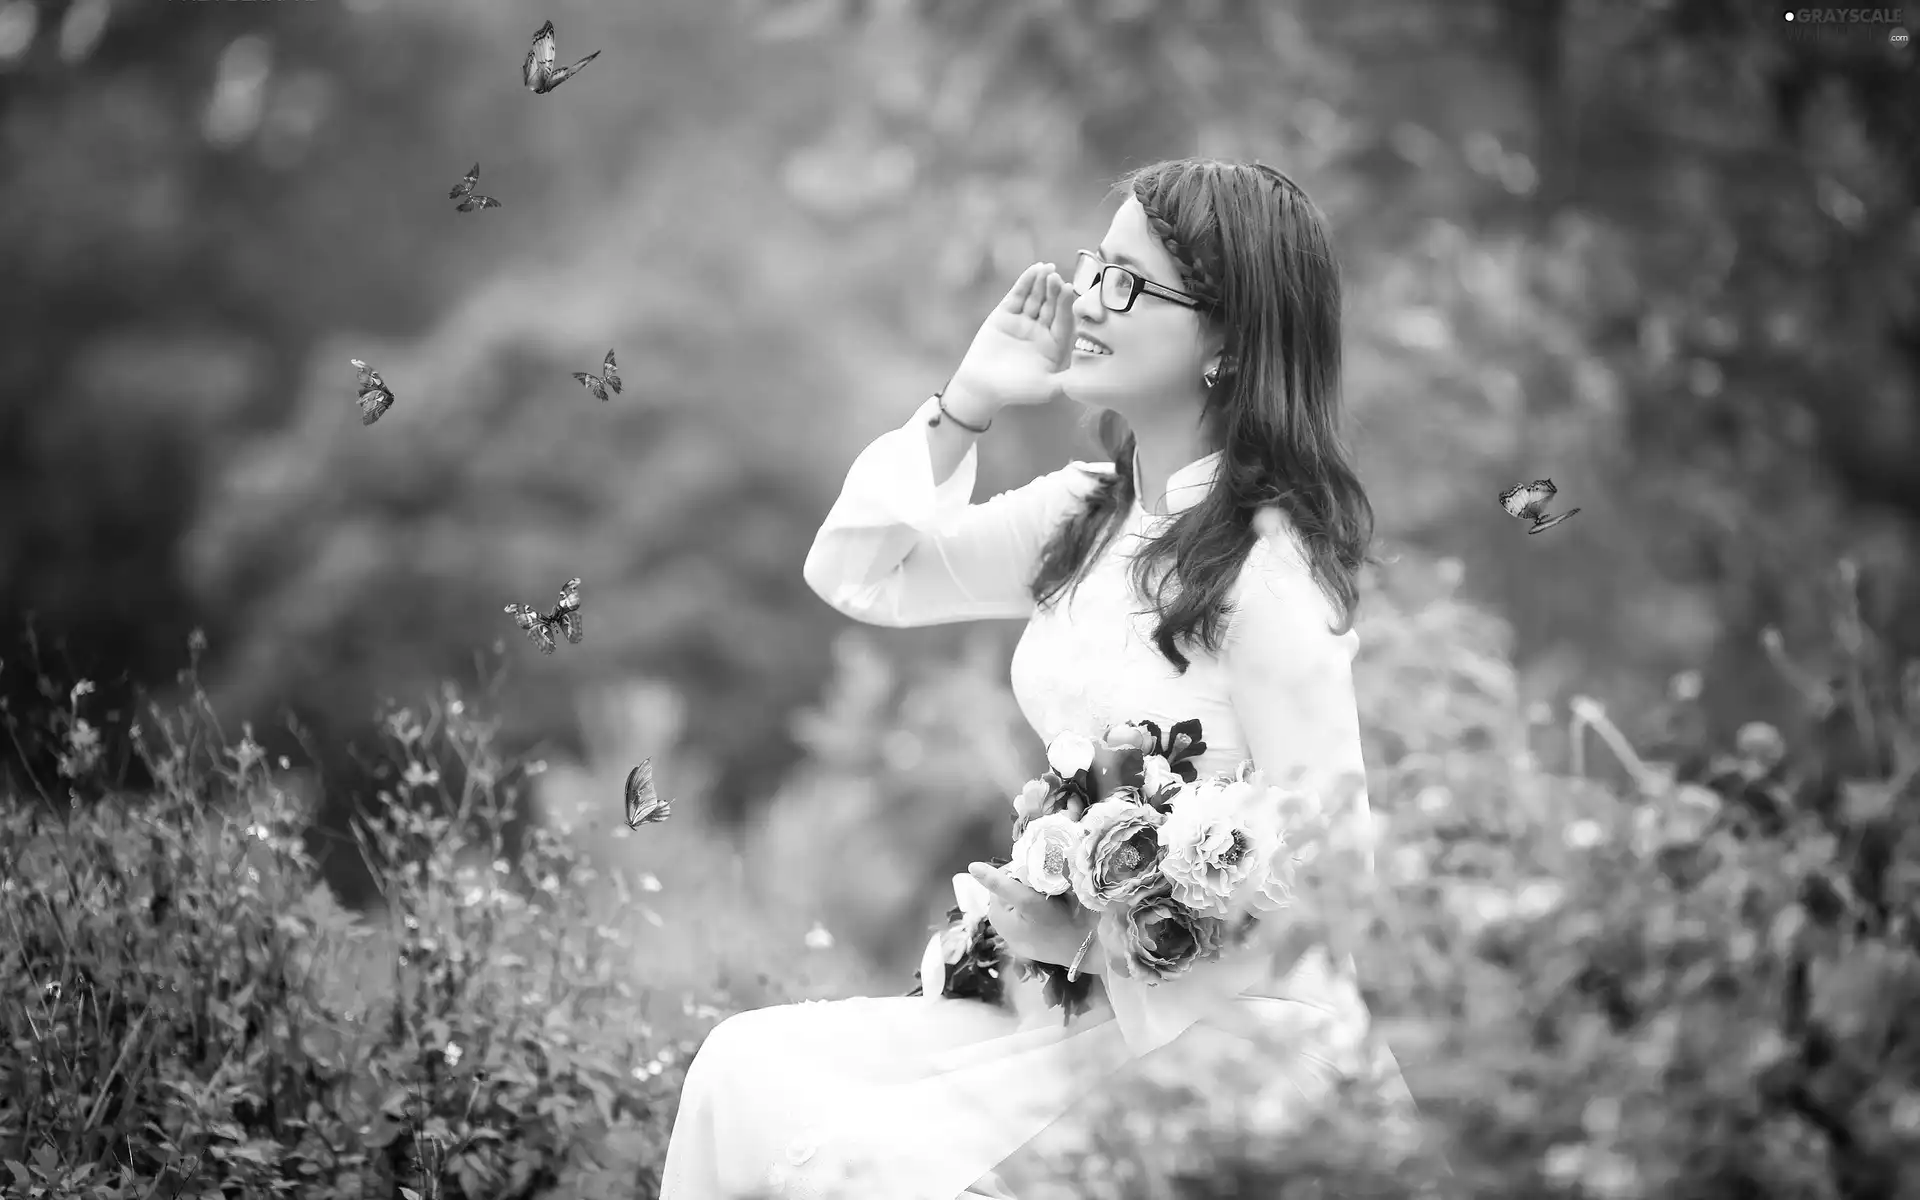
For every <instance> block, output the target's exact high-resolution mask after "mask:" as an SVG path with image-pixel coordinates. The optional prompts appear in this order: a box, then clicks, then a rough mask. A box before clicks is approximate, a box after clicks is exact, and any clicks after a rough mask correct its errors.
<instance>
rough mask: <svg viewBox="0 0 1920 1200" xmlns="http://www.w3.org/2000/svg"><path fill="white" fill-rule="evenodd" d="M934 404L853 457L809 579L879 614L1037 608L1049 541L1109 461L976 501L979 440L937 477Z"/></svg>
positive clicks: (935, 617)
mask: <svg viewBox="0 0 1920 1200" xmlns="http://www.w3.org/2000/svg"><path fill="white" fill-rule="evenodd" d="M934 411H935V407H934V402H933V401H931V400H929V401H928V402H927V403H926V404H923V405H922V406H921V407H920V410H919V411H918V412H916V413H914V415H913V417H912V418H911V419H909V420H908V421H907V423H906V424H905V425H903V426H901V427H900V428H898V429H895V430H892V431H890V432H887V433H884V434H882V435H880V436H879V437H878V438H876V439H874V441H873V442H872V443H871V444H870V445H868V446H867V448H866V449H865V450H863V451H861V452H860V455H859V457H858V458H856V459H854V462H853V466H852V467H851V468H850V469H849V470H848V472H847V479H846V483H845V484H844V485H843V486H842V487H841V489H840V498H839V499H838V500H836V501H835V502H834V505H833V508H832V509H831V510H830V511H829V512H828V513H827V519H826V521H825V522H824V523H822V525H821V526H820V532H819V533H817V534H816V535H814V539H813V547H812V548H811V549H810V550H809V551H808V552H807V563H806V567H805V576H806V580H807V586H809V587H811V588H812V589H813V590H814V592H815V594H817V595H818V596H819V597H820V598H821V599H822V600H825V601H826V602H827V603H828V604H830V605H832V606H833V607H834V608H835V609H837V610H839V611H840V612H842V613H845V614H846V615H847V616H850V617H852V618H854V619H855V620H859V621H864V622H866V623H868V624H870V625H887V626H894V627H902V626H915V625H939V624H943V623H947V622H952V621H973V620H985V619H992V618H1020V617H1026V616H1029V615H1031V614H1032V612H1033V600H1032V597H1031V595H1030V594H1029V592H1028V588H1029V586H1030V585H1031V583H1032V579H1033V573H1034V568H1035V567H1036V565H1037V564H1038V562H1039V557H1040V552H1041V550H1042V549H1043V548H1044V547H1045V545H1046V542H1047V539H1048V538H1049V537H1050V536H1051V535H1052V533H1053V530H1054V529H1055V528H1056V527H1057V526H1058V525H1059V523H1060V522H1061V521H1063V520H1064V519H1066V517H1067V515H1068V514H1069V513H1070V512H1072V511H1073V509H1074V508H1075V507H1076V506H1077V505H1078V504H1079V503H1080V502H1081V501H1082V500H1083V499H1084V498H1085V497H1086V496H1087V495H1088V494H1089V493H1090V492H1091V491H1092V490H1093V489H1094V487H1095V486H1096V485H1097V484H1098V483H1099V481H1100V479H1101V477H1102V475H1103V474H1105V473H1106V472H1107V471H1109V470H1110V467H1108V466H1107V465H1106V464H1093V463H1081V462H1076V463H1072V464H1069V465H1068V466H1066V467H1063V468H1061V469H1060V470H1058V471H1055V472H1053V473H1051V474H1049V475H1043V476H1041V477H1040V478H1038V479H1035V480H1034V481H1033V482H1032V483H1029V484H1027V485H1026V486H1024V487H1020V488H1016V489H1014V490H1013V491H1010V492H1003V493H1001V494H1000V495H997V496H995V497H993V498H992V499H990V500H987V501H986V502H984V503H981V504H972V503H970V502H969V501H970V500H971V498H972V496H973V486H974V480H975V476H976V473H977V470H978V463H979V454H978V452H977V449H976V448H969V449H968V450H967V455H966V457H965V458H964V459H962V460H961V461H960V465H959V467H957V468H956V469H955V470H954V472H953V475H952V476H951V477H949V478H948V479H947V481H946V482H945V483H942V484H939V485H936V484H935V483H934V481H933V466H932V459H931V456H930V455H929V453H928V450H927V442H926V425H927V419H928V418H929V417H930V416H931V415H932V414H933V412H934Z"/></svg>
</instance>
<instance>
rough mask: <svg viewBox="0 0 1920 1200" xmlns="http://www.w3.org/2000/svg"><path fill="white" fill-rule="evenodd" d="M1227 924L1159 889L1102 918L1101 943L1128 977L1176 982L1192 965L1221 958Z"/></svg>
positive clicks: (1165, 885) (1116, 907)
mask: <svg viewBox="0 0 1920 1200" xmlns="http://www.w3.org/2000/svg"><path fill="white" fill-rule="evenodd" d="M1226 931H1227V925H1226V922H1224V921H1222V920H1220V919H1219V918H1218V917H1212V916H1207V915H1205V914H1202V913H1196V912H1194V911H1193V910H1192V909H1190V908H1187V907H1186V906H1185V905H1183V904H1181V903H1180V902H1179V901H1178V900H1176V899H1174V897H1173V892H1172V888H1171V885H1169V884H1168V882H1167V881H1166V880H1164V879H1163V880H1161V881H1160V882H1159V884H1158V885H1156V886H1155V887H1153V888H1150V889H1148V890H1147V891H1146V892H1145V893H1143V894H1142V895H1140V896H1139V897H1137V898H1136V899H1135V901H1134V903H1132V904H1125V905H1123V904H1115V905H1112V906H1110V907H1109V908H1108V909H1107V910H1106V911H1105V912H1103V913H1101V914H1100V938H1101V941H1102V943H1103V944H1105V945H1106V946H1107V947H1108V948H1109V949H1110V950H1111V951H1113V952H1115V953H1116V954H1117V955H1118V956H1119V958H1120V961H1121V963H1122V965H1123V966H1124V968H1125V969H1126V970H1127V971H1128V972H1129V974H1130V973H1131V972H1133V971H1139V972H1142V973H1143V974H1145V975H1147V976H1148V977H1149V979H1150V980H1151V981H1154V982H1158V981H1160V980H1165V979H1171V978H1173V977H1174V976H1176V975H1180V974H1183V973H1184V972H1185V971H1186V970H1187V969H1188V968H1189V967H1191V966H1193V964H1195V963H1197V962H1200V961H1201V960H1203V959H1209V958H1213V957H1216V956H1217V955H1218V954H1219V952H1220V950H1221V949H1222V947H1223V946H1224V945H1225V944H1226Z"/></svg>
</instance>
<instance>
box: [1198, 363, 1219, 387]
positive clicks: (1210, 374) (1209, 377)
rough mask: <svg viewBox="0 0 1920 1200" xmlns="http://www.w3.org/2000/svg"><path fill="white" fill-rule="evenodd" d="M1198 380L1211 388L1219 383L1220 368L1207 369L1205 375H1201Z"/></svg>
mask: <svg viewBox="0 0 1920 1200" xmlns="http://www.w3.org/2000/svg"><path fill="white" fill-rule="evenodd" d="M1200 378H1201V379H1203V380H1205V381H1206V384H1207V386H1208V387H1212V386H1213V385H1215V384H1217V383H1219V382H1220V368H1219V367H1208V368H1207V369H1206V372H1205V374H1203V375H1201V376H1200Z"/></svg>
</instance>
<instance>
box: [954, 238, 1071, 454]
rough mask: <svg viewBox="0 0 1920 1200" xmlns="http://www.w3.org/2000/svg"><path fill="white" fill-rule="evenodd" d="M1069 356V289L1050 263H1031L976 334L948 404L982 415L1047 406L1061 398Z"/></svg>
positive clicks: (957, 375)
mask: <svg viewBox="0 0 1920 1200" xmlns="http://www.w3.org/2000/svg"><path fill="white" fill-rule="evenodd" d="M1072 356H1073V291H1072V289H1071V288H1070V287H1068V285H1067V281H1066V280H1065V279H1063V278H1061V276H1060V273H1059V272H1058V271H1056V270H1054V265H1053V264H1052V263H1034V264H1033V265H1032V266H1030V267H1028V268H1027V269H1026V270H1024V271H1022V272H1021V273H1020V278H1018V279H1016V280H1014V281H1013V287H1011V288H1010V289H1008V291H1007V294H1006V295H1005V296H1004V297H1003V298H1002V299H1001V300H1000V303H998V304H996V305H995V306H994V308H993V311H992V312H991V313H989V314H987V319H986V321H985V322H984V323H982V324H981V326H980V331H979V332H978V333H976V334H974V336H973V344H972V345H971V346H969V347H968V348H967V354H966V357H965V358H963V359H961V360H960V366H959V369H958V370H956V371H955V372H954V375H953V381H952V382H951V383H950V384H949V385H948V394H949V396H950V397H952V399H951V400H950V403H951V404H953V405H955V406H956V407H955V409H954V411H955V412H959V411H961V410H960V407H959V406H960V405H962V404H964V405H965V406H967V408H968V410H969V411H970V412H971V413H972V414H973V415H974V416H980V417H990V416H992V415H993V413H994V412H996V411H998V410H999V409H1001V408H1003V407H1005V406H1007V405H1010V404H1015V405H1021V404H1045V403H1046V402H1047V401H1049V400H1052V399H1055V398H1057V397H1058V396H1059V395H1060V394H1061V391H1060V375H1061V372H1063V371H1065V370H1066V368H1067V364H1068V363H1069V362H1070V361H1071V360H1072Z"/></svg>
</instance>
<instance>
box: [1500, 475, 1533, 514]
mask: <svg viewBox="0 0 1920 1200" xmlns="http://www.w3.org/2000/svg"><path fill="white" fill-rule="evenodd" d="M1526 490H1527V489H1526V488H1524V487H1522V486H1521V485H1520V484H1517V483H1516V484H1514V485H1513V486H1512V487H1510V488H1508V489H1507V490H1506V491H1504V492H1501V493H1500V507H1501V508H1504V509H1506V510H1507V514H1508V515H1509V516H1515V517H1518V516H1521V515H1523V514H1522V513H1521V511H1520V510H1521V509H1523V508H1525V507H1526V506H1527V498H1526Z"/></svg>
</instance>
